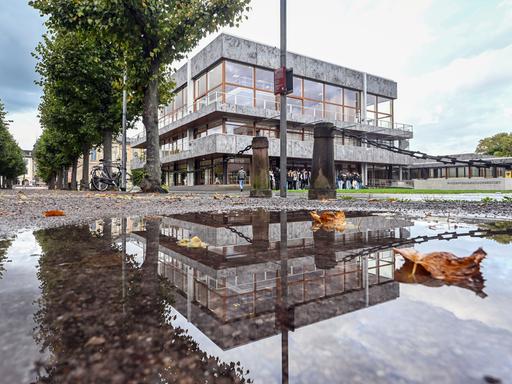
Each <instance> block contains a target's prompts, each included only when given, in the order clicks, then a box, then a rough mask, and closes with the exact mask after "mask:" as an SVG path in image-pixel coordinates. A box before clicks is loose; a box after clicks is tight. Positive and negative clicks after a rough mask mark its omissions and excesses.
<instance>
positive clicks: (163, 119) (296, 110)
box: [132, 91, 412, 141]
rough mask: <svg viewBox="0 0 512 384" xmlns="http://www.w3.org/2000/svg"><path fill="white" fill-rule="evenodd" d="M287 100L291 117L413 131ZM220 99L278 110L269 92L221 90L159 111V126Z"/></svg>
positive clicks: (238, 104)
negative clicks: (172, 108)
mask: <svg viewBox="0 0 512 384" xmlns="http://www.w3.org/2000/svg"><path fill="white" fill-rule="evenodd" d="M288 100H289V102H288V104H287V106H286V108H287V113H288V114H290V115H291V116H292V117H293V116H294V115H295V116H305V117H309V118H311V121H317V120H320V119H325V120H330V121H333V122H335V123H358V124H367V125H370V126H375V127H379V128H384V129H396V130H400V131H406V132H412V125H410V124H404V123H396V122H392V121H386V120H381V119H368V120H366V122H363V121H362V119H361V114H360V113H359V112H357V113H342V112H339V111H327V110H325V109H324V107H323V105H322V106H320V107H305V106H302V105H296V104H293V103H294V100H297V99H288ZM215 103H219V104H225V105H233V106H240V107H250V108H255V109H263V110H267V111H274V112H276V114H277V112H278V111H279V110H280V103H279V101H277V100H276V99H274V96H273V95H272V94H270V93H269V94H268V95H263V94H259V95H258V96H257V97H252V96H248V95H243V94H237V93H234V92H220V91H214V92H210V93H209V94H207V95H205V96H204V97H202V98H200V99H197V100H196V101H195V102H194V105H192V107H191V108H188V106H183V107H181V108H179V109H177V110H174V111H171V112H170V113H167V114H162V115H161V116H160V117H159V119H158V126H159V128H163V127H165V126H167V125H169V124H171V123H173V122H175V121H177V120H180V119H182V118H183V117H185V116H187V115H188V114H190V113H192V112H197V111H200V110H202V109H204V108H206V107H208V106H209V105H212V104H215ZM144 137H145V133H140V134H139V135H137V136H136V137H135V138H132V140H135V141H139V140H140V139H143V138H144Z"/></svg>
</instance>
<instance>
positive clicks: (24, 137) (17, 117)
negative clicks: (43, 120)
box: [7, 109, 42, 149]
mask: <svg viewBox="0 0 512 384" xmlns="http://www.w3.org/2000/svg"><path fill="white" fill-rule="evenodd" d="M37 113H38V112H37V110H36V109H33V110H25V111H23V112H14V113H9V114H8V115H7V118H8V119H9V120H13V122H12V123H10V124H9V129H10V131H11V132H12V134H13V135H14V137H15V139H16V141H17V142H18V144H19V145H20V147H21V148H22V149H32V147H33V146H34V144H35V142H36V139H37V137H38V136H39V135H40V134H41V132H42V130H41V126H40V125H39V118H38V117H37Z"/></svg>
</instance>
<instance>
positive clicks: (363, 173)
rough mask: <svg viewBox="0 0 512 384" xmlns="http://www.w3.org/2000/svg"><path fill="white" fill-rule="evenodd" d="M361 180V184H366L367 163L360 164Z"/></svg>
mask: <svg viewBox="0 0 512 384" xmlns="http://www.w3.org/2000/svg"><path fill="white" fill-rule="evenodd" d="M361 180H362V181H363V185H364V186H367V185H368V164H366V163H363V164H361Z"/></svg>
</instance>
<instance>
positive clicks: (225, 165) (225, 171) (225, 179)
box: [222, 156, 228, 185]
mask: <svg viewBox="0 0 512 384" xmlns="http://www.w3.org/2000/svg"><path fill="white" fill-rule="evenodd" d="M227 183H228V162H227V161H226V159H225V156H224V159H223V161H222V184H224V185H226V184H227Z"/></svg>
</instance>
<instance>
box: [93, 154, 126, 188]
mask: <svg viewBox="0 0 512 384" xmlns="http://www.w3.org/2000/svg"><path fill="white" fill-rule="evenodd" d="M100 163H103V164H102V165H96V166H94V167H93V168H92V171H91V184H92V186H93V188H94V189H95V190H97V191H100V192H103V191H106V190H107V189H108V187H109V186H112V187H114V188H115V189H117V190H118V191H124V192H131V190H132V189H133V181H132V175H131V174H129V173H126V188H122V186H121V182H122V180H121V178H122V172H121V170H122V168H121V165H120V164H118V163H113V162H111V161H110V162H109V163H110V164H111V165H110V166H105V164H106V163H107V161H104V160H103V159H102V160H100ZM115 170H117V171H115Z"/></svg>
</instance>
